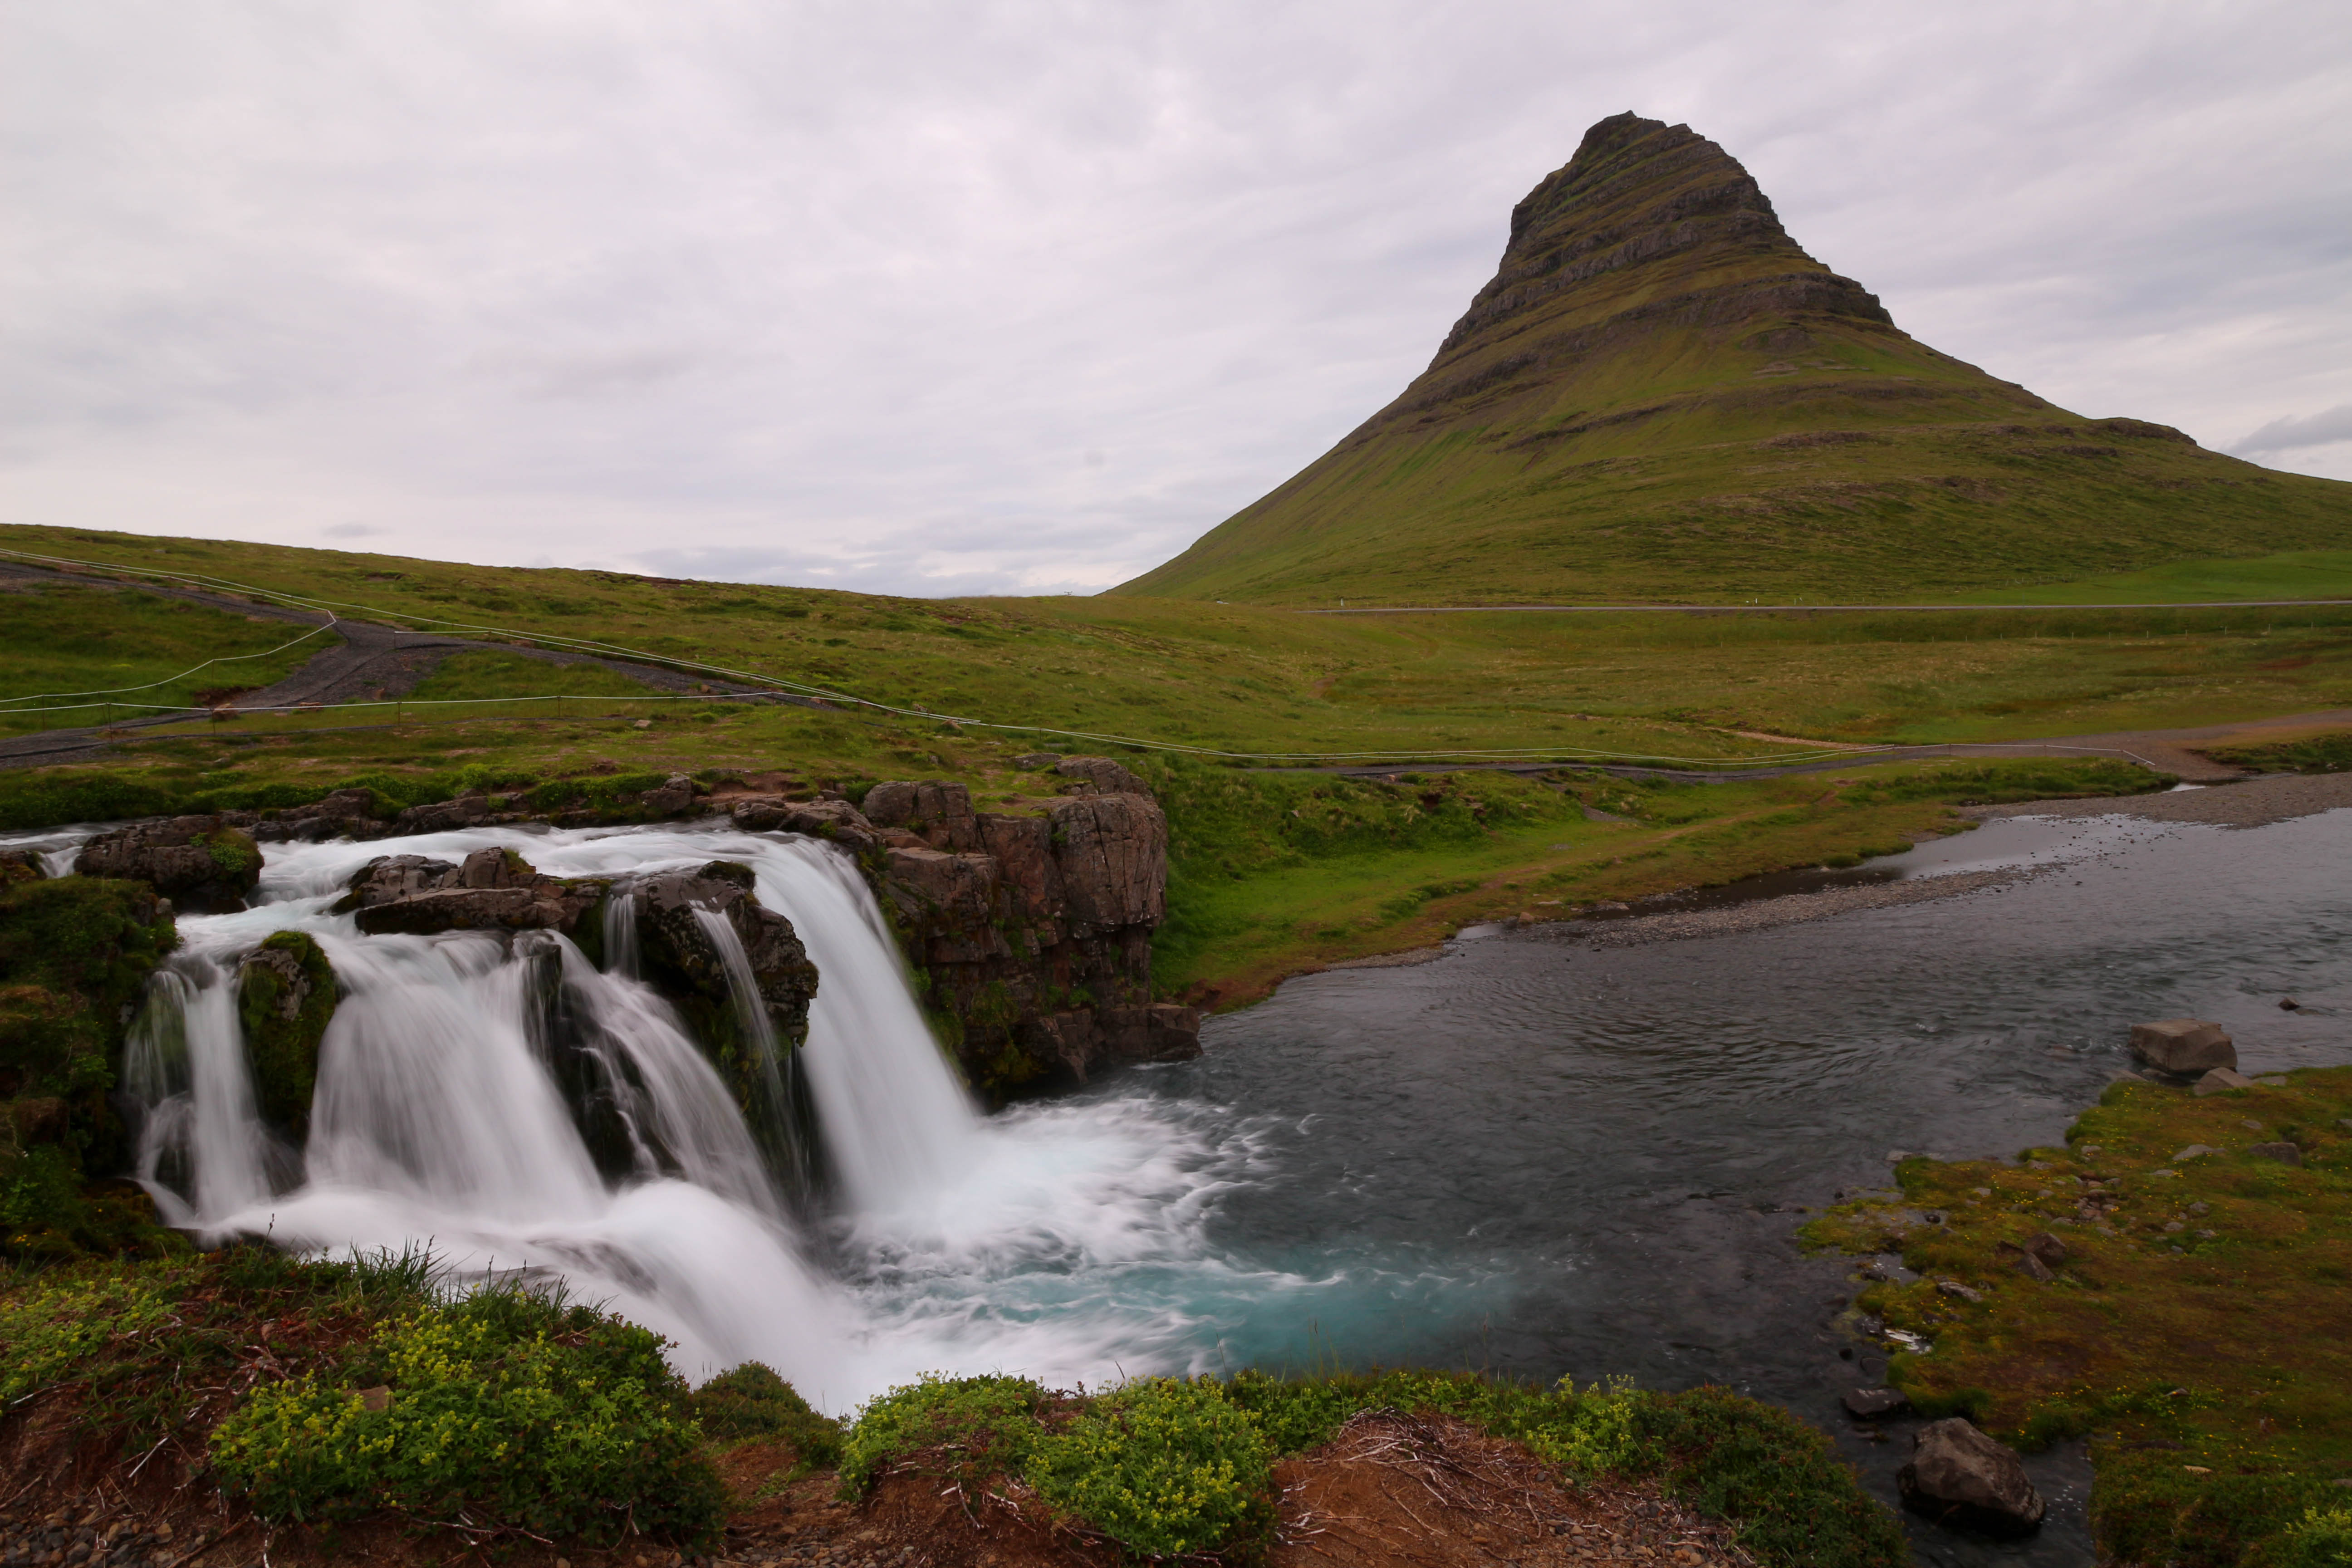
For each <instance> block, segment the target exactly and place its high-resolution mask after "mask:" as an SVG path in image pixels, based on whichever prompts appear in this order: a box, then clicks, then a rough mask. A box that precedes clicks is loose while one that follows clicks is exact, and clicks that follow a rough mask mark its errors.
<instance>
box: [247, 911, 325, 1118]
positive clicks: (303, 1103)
mask: <svg viewBox="0 0 2352 1568" xmlns="http://www.w3.org/2000/svg"><path fill="white" fill-rule="evenodd" d="M336 996H337V988H336V984H335V971H334V967H333V966H332V965H331V964H330V963H328V962H327V954H326V952H325V951H324V950H323V949H321V948H320V946H319V944H318V943H317V942H315V941H313V940H312V939H311V937H310V933H309V932H307V931H278V932H277V933H276V934H275V935H273V936H271V937H269V938H268V940H267V941H265V942H263V943H262V944H261V945H260V946H259V947H257V948H256V949H254V950H253V952H249V953H247V955H246V958H245V962H244V963H241V964H239V965H238V966H237V971H236V1007H237V1016H238V1018H239V1020H240V1021H242V1022H243V1024H244V1025H245V1045H246V1050H247V1054H248V1055H249V1056H250V1058H251V1059H252V1062H253V1088H254V1094H255V1097H256V1098H257V1100H259V1101H260V1108H261V1115H262V1119H263V1120H264V1121H268V1122H270V1123H271V1124H273V1125H275V1126H278V1127H281V1128H284V1129H285V1130H286V1131H289V1132H290V1133H291V1134H293V1136H294V1138H295V1139H296V1141H297V1142H299V1140H300V1138H301V1136H302V1134H303V1133H304V1132H305V1131H308V1130H309V1128H310V1096H311V1092H312V1091H313V1090H314V1089H316V1088H317V1087H318V1082H319V1042H320V1039H322V1038H323V1037H325V1036H326V1033H327V1025H328V1024H329V1023H330V1022H331V1021H332V1019H333V1018H334V1016H335V1002H336Z"/></svg>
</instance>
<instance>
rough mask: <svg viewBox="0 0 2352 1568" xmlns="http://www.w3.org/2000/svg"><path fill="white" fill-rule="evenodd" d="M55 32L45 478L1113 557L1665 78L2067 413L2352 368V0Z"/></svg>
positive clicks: (859, 9)
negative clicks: (2342, 151) (2336, 132)
mask: <svg viewBox="0 0 2352 1568" xmlns="http://www.w3.org/2000/svg"><path fill="white" fill-rule="evenodd" d="M9 26H10V47H9V48H8V49H7V50H5V51H0V179H5V181H6V188H7V189H8V190H9V192H10V198H9V207H10V221H9V223H8V224H6V225H5V226H0V300H5V301H6V305H5V310H0V354H5V356H6V359H7V363H8V364H9V366H10V374H8V375H7V376H6V377H5V378H0V519H5V520H8V521H58V522H66V523H71V524H75V525H79V526H85V527H96V528H121V529H133V530H146V531H166V532H174V533H194V534H214V535H221V536H231V537H243V538H261V539H272V540H278V541H283V542H316V541H319V540H322V539H326V538H331V537H342V538H356V537H368V538H371V539H373V540H375V541H377V542H380V543H381V544H382V547H383V548H387V549H394V550H406V551H413V552H417V553H421V554H427V555H436V556H444V557H448V558H453V559H461V560H474V561H486V562H511V563H522V562H536V561H548V560H552V561H556V562H579V561H586V560H591V559H594V560H599V561H604V562H607V563H613V564H615V565H621V566H627V567H635V568H636V569H641V570H647V571H656V572H660V573H662V574H667V575H689V574H691V575H742V576H746V577H753V578H758V579H761V580H782V579H783V578H798V579H801V580H805V581H809V582H824V583H828V584H840V585H845V586H858V587H866V588H875V589H887V590H889V591H893V592H902V593H917V594H937V593H947V592H966V591H978V590H982V589H985V590H990V591H996V592H1018V591H1024V590H1026V591H1059V590H1062V589H1065V588H1071V587H1077V588H1093V587H1099V586H1102V585H1106V584H1109V583H1112V582H1116V581H1118V580H1119V579H1121V578H1123V577H1125V576H1128V575H1130V574H1133V573H1135V572H1137V571H1139V570H1142V569H1144V568H1146V567H1148V566H1150V565H1151V564H1153V563H1156V562H1158V561H1160V560H1161V559H1163V558H1165V557H1166V556H1167V555H1169V554H1171V553H1173V552H1175V551H1177V550H1179V549H1181V548H1182V546H1183V545H1184V544H1185V543H1187V542H1190V541H1191V540H1192V538H1194V537H1196V536H1197V535H1198V534H1199V533H1200V532H1202V531H1203V530H1205V529H1207V528H1209V527H1211V526H1213V525H1214V524H1215V523H1216V522H1218V521H1221V520H1222V519H1223V517H1225V516H1226V515H1228V514H1230V513H1231V512H1232V511H1233V510H1236V509H1237V508H1239V507H1241V506H1243V505H1244V504H1246V503H1247V502H1248V501H1250V500H1254V499H1255V497H1256V496H1258V495H1259V494H1261V493H1263V492H1264V491H1265V490H1266V489H1270V488H1271V487H1272V486H1274V485H1275V484H1276V483H1278V482H1280V481H1281V480H1282V479H1285V478H1286V477H1288V475H1289V474H1291V473H1292V472H1294V471H1295V470H1296V469H1297V468H1299V467H1300V466H1301V465H1303V464H1304V463H1306V462H1307V461H1308V460H1310V459H1312V458H1314V457H1315V456H1316V455H1317V454H1318V453H1319V452H1320V451H1322V450H1323V449H1324V448H1325V447H1328V445H1329V444H1330V443H1331V442H1333V441H1334V440H1336V439H1338V438H1339V437H1340V436H1341V435H1343V434H1344V433H1345V432H1346V431H1347V430H1348V429H1349V428H1350V427H1351V426H1354V425H1355V424H1356V423H1357V422H1358V421H1359V420H1360V419H1361V418H1363V417H1364V416H1366V415H1367V414H1369V413H1370V412H1371V411H1372V410H1373V409H1374V408H1377V407H1378V406H1380V405H1381V404H1382V403H1384V402H1386V401H1387V400H1388V399H1389V398H1390V397H1391V396H1392V395H1394V394H1395V392H1396V391H1397V390H1398V389H1399V388H1400V387H1402V385H1403V384H1404V383H1405V382H1406V381H1407V380H1408V379H1410V378H1411V377H1412V375H1413V374H1415V373H1416V372H1418V371H1419V370H1420V368H1421V367H1422V366H1423V364H1424V363H1426V362H1427V360H1428V357H1429V354H1430V353H1431V352H1432V351H1433V349H1434V347H1435V345H1436V343H1437V342H1438V340H1439V339H1440V337H1442V336H1443V334H1444V331H1445V330H1446V328H1447V327H1448V326H1449V325H1450V324H1451V323H1452V321H1453V320H1454V317H1455V316H1456V315H1457V314H1458V313H1459V312H1460V310H1461V309H1462V307H1463V305H1464V304H1465V302H1466V300H1468V298H1469V296H1470V294H1471V292H1472V291H1473V290H1474V289H1476V288H1477V286H1478V285H1479V284H1480V283H1481V282H1483V281H1484V280H1485V279H1486V277H1487V276H1488V274H1489V273H1490V272H1491V270H1492V268H1493V266H1494V263H1495V258H1496V255H1497V254H1498V253H1499V251H1500V249H1501V247H1502V242H1503V237H1504V232H1505V227H1506V225H1507V216H1508V213H1509V209H1510V205H1511V204H1512V203H1513V202H1514V201H1516V200H1517V198H1518V197H1519V196H1520V195H1524V194H1525V193H1526V191H1527V189H1528V187H1529V186H1531V185H1532V184H1534V183H1535V182H1536V181H1537V180H1538V178H1540V177H1541V176H1542V175H1543V174H1545V173H1547V172H1548V171H1549V170H1550V169H1552V168H1553V167H1555V166H1557V165H1558V164H1559V163H1561V162H1563V161H1564V160H1565V159H1566V158H1567V156H1568V154H1569V153H1570V152H1571V151H1572V150H1573V148H1574V146H1575V142H1576V140H1577V137H1578V136H1579V134H1580V132H1582V130H1583V128H1584V127H1585V126H1586V125H1587V124H1589V123H1590V122H1591V121H1593V120H1595V119H1597V118H1599V117H1600V116H1601V115H1603V114H1607V113H1612V112H1615V111H1616V110H1622V109H1626V108H1633V109H1636V110H1640V111H1642V112H1643V113H1648V114H1654V115H1659V116H1662V117H1664V118H1666V119H1669V120H1685V121H1689V122H1690V123H1692V124H1693V125H1695V126H1696V127H1697V128H1698V129H1700V130H1701V131H1703V132H1706V133H1707V134H1709V135H1712V136H1714V137H1715V138H1717V140H1718V141H1720V142H1723V143H1724V144H1725V145H1726V146H1727V147H1728V148H1729V149H1730V150H1731V151H1732V152H1733V153H1735V154H1737V155H1738V156H1739V157H1741V158H1742V159H1744V160H1745V161H1747V163H1748V164H1749V166H1750V167H1751V168H1752V169H1753V170H1754V171H1755V172H1756V174H1757V175H1758V177H1759V179H1760V180H1761V181H1762V182H1763V184H1764V185H1765V188H1766V189H1767V190H1768V191H1769V192H1770V193H1771V195H1772V196H1773V199H1774V201H1775V203H1776V205H1778V206H1779V207H1780V211H1781V214H1782V216H1784V218H1785V219H1786V220H1787V221H1788V223H1789V226H1790V229H1791V231H1792V232H1793V233H1794V234H1795V235H1796V236H1797V237H1798V238H1799V239H1800V240H1801V242H1803V243H1804V244H1805V245H1806V246H1807V247H1809V248H1811V250H1812V251H1813V252H1814V254H1816V255H1818V256H1820V257H1821V258H1822V259H1823V260H1825V261H1827V262H1828V263H1830V264H1831V265H1832V266H1833V267H1836V268H1839V269H1840V270H1842V271H1845V272H1847V273H1850V274H1852V275H1853V276H1855V277H1858V278H1860V279H1863V280H1864V282H1865V283H1866V284H1868V285H1869V286H1870V287H1871V288H1873V289H1875V290H1877V291H1878V292H1879V293H1880V294H1881V295H1882V297H1884V298H1885V300H1886V301H1887V303H1888V305H1889V307H1890V308H1891V309H1892V310H1894V312H1895V317H1896V320H1897V321H1900V322H1902V323H1903V324H1904V325H1905V326H1906V328H1908V329H1909V330H1911V331H1913V332H1915V333H1916V334H1917V335H1918V336H1920V337H1922V338H1925V339H1926V340H1927V341H1928V342H1933V343H1936V344H1937V346H1939V347H1941V348H1943V349H1945V350H1947V351H1948V352H1950V353H1956V354H1958V355H1960V356H1961V357H1962V358H1966V359H1969V360H1973V361H1976V362H1977V363H1982V364H1984V365H1985V366H1986V367H1987V368H1989V369H1991V370H1993V371H1994V372H1995V373H1996V374H2001V375H2004V376H2008V377H2011V378H2013V379H2017V380H2021V381H2023V382H2025V383H2026V384H2029V385H2032V386H2033V387H2034V388H2035V389H2036V390H2038V391H2040V392H2042V393H2043V394H2044V395H2047V396H2050V397H2052V398H2054V399H2055V400H2057V401H2058V402H2060V403H2062V404H2064V405H2068V406H2071V407H2074V408H2077V409H2080V410H2081V411H2083V412H2084V413H2087V414H2094V415H2106V414H2131V415H2136V416H2142V417H2146V418H2152V419H2158V420H2162V421H2163V422H2165V423H2168V424H2172V425H2178V426H2181V427H2182V428H2184V429H2187V430H2189V431H2190V432H2191V433H2192V434H2196V435H2198V436H2200V437H2202V438H2205V439H2207V440H2208V442H2209V444H2210V443H2215V442H2218V440H2219V439H2221V438H2223V437H2226V436H2227V435H2228V434H2229V433H2231V432H2233V431H2239V430H2245V429H2248V428H2251V427H2253V426H2263V427H2264V428H2265V429H2266V430H2267V429H2268V428H2269V427H2270V426H2274V425H2278V424H2280V423H2282V422H2283V421H2284V420H2287V419H2289V418H2291V417H2292V416H2294V411H2297V410H2301V409H2311V408H2326V407H2331V406H2333V405H2342V404H2345V403H2346V402H2347V401H2352V229H2347V226H2345V225H2343V224H2342V222H2341V221H2340V216H2341V214H2342V213H2343V212H2345V211H2347V210H2352V164H2347V162H2346V161H2345V160H2344V159H2342V158H2341V157H2340V156H2339V155H2338V153H2337V149H2336V146H2335V144H2334V140H2333V139H2332V138H2331V137H2329V136H2328V135H2327V134H2326V132H2325V129H2324V128H2325V127H2326V126H2327V125H2330V124H2333V123H2337V122H2340V121H2341V120H2342V118H2343V117H2344V115H2345V113H2346V111H2347V108H2352V12H2347V11H2345V10H2344V9H2343V8H2342V7H2327V6H2314V5H2304V4H2299V3H2297V0H2246V3H2244V4H2241V5H2233V6H2230V7H2226V8H2225V7H2213V6H2203V5H2189V4H2171V5H2165V4H2159V5H2154V6H2150V5H2146V4H2144V3H2141V0H2077V3H2074V4H2065V5H2055V6H2053V5H2048V4H2047V3H2046V0H2032V3H2029V0H1986V3H1984V4H1981V5H1973V6H1970V7H1967V8H1965V9H1964V10H1963V9H1955V8H1951V7H1941V8H1938V7H1910V8H1903V7H1895V8H1889V7H1884V6H1873V5H1864V4H1861V3H1859V0H1855V3H1844V0H1836V3H1831V0H1822V3H1815V4H1790V3H1786V0H1783V3H1779V4H1773V3H1769V0H1768V3H1763V4H1759V5H1748V6H1741V7H1727V6H1724V5H1720V4H1712V3H1701V0H1663V3H1661V4H1656V5H1646V6H1641V7H1626V6H1622V5H1601V4H1598V3H1597V0H1570V3H1565V4H1560V5H1528V4H1509V3H1503V0H1468V3H1465V4H1464V5H1454V6H1447V7H1430V6H1425V5H1409V4H1406V3H1405V0H1356V3H1353V4H1349V5H1340V4H1338V3H1337V0H1318V3H1314V4H1291V5H1284V4H1275V5H1265V4H1263V3H1261V0H1253V3H1251V4H1246V5H1245V4H1242V3H1241V0H1202V3H1200V4H1198V5H1188V6H1181V7H1146V6H1131V5H1117V4H1112V3H1110V0H1099V3H1089V0H1069V3H1048V0H1034V3H1001V4H993V5H980V6H977V7H970V6H946V5H927V4H918V3H911V0H910V3H906V4H887V3H886V4H880V5H865V6H824V5H802V6H753V5H719V6H713V7H697V8H687V9H679V8H664V7H636V8H630V7H606V6H588V5H582V6H547V5H537V4H531V3H528V0H488V3H484V0H467V3H463V4H461V3H459V0H421V3H420V4H416V5H404V6H379V7H347V8H334V7H327V8H309V9H305V8H299V7H297V8H290V9H289V8H287V7H284V6H280V5H273V4H267V3H265V0H244V3H242V4H240V3H238V0H230V3H229V4H227V5H221V6H211V7H203V8H190V7H186V6H184V5H173V4H170V3H168V0H121V3H120V4H115V5H106V6H71V5H47V6H43V5H19V6H14V7H11V11H10V24H9ZM2315 417H2318V416H2315ZM2266 451H2269V452H2274V453H2276V454H2277V455H2278V456H2277V460H2279V461H2281V462H2282V463H2284V464H2288V465H2290V466H2299V467H2303V468H2307V469H2309V470H2311V471H2320V472H2335V473H2341V474H2345V475H2347V476H2352V455H2347V453H2346V452H2345V451H2344V449H2343V448H2342V447H2318V446H2295V447H2274V448H2268V449H2266ZM1089 452H1099V453H1103V454H1106V460H1105V461H1103V462H1102V463H1100V464H1093V463H1089V462H1088V461H1087V456H1086V455H1087V453H1089ZM336 528H344V529H358V528H368V529H373V530H377V531H379V532H377V533H374V534H369V535H360V534H355V533H348V532H346V533H342V534H335V533H332V532H331V530H333V529H336Z"/></svg>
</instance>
